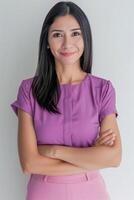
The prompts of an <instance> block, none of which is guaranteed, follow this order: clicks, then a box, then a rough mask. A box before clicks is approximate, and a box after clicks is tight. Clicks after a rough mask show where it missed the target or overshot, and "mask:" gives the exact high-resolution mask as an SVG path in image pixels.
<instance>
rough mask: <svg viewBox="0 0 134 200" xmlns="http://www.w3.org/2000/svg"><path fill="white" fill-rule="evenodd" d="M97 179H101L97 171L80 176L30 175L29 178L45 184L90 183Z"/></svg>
mask: <svg viewBox="0 0 134 200" xmlns="http://www.w3.org/2000/svg"><path fill="white" fill-rule="evenodd" d="M97 177H101V178H102V176H101V174H100V172H99V171H98V170H97V171H89V172H84V173H81V174H74V175H62V176H49V175H39V174H31V178H32V179H34V180H43V181H45V182H52V183H78V182H85V181H92V180H93V179H95V178H97Z"/></svg>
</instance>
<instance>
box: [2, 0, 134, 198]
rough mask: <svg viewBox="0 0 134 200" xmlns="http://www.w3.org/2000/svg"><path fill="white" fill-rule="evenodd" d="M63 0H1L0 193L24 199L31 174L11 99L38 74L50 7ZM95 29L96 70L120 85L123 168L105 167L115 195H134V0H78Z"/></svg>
mask: <svg viewBox="0 0 134 200" xmlns="http://www.w3.org/2000/svg"><path fill="white" fill-rule="evenodd" d="M56 2H57V1H44V0H38V1H37V0H29V1H26V0H24V1H17V0H12V1H7V0H1V1H0V26H1V28H0V56H1V57H0V91H1V98H0V99H1V102H2V104H1V109H0V110H1V112H0V134H1V140H0V199H3V200H9V199H10V200H18V199H19V200H24V199H25V194H26V184H27V181H28V179H29V176H28V175H25V174H23V173H22V171H21V168H20V164H19V160H18V154H17V118H16V116H15V114H14V113H13V111H12V110H11V107H10V103H11V102H12V101H14V100H15V99H16V95H17V91H18V85H19V84H20V82H21V80H22V79H25V78H28V77H31V76H33V74H34V72H35V69H36V64H37V53H38V42H39V36H40V32H41V27H42V23H43V20H44V18H45V16H46V13H47V11H48V10H49V9H50V8H51V7H52V6H53V5H54V4H55V3H56ZM74 2H75V3H77V4H78V5H79V6H80V7H81V8H82V9H83V10H84V11H85V13H86V14H87V16H88V18H89V21H90V24H91V29H92V35H93V74H94V75H97V76H101V77H104V78H106V79H110V80H111V81H112V83H113V85H114V87H115V89H116V97H117V110H118V113H119V117H118V124H119V128H120V133H121V137H122V145H123V159H122V163H121V165H120V167H119V168H109V169H103V170H102V173H103V175H104V178H105V181H106V184H107V188H108V191H109V193H110V195H111V199H112V200H127V199H129V200H133V199H134V190H133V185H134V184H133V183H134V157H133V151H134V148H133V146H134V145H133V143H134V142H133V139H134V131H133V114H134V112H133V111H134V106H133V102H134V94H133V91H134V90H133V85H134V78H133V74H134V70H133V66H134V56H133V55H132V53H133V52H134V21H133V18H134V12H133V8H134V1H133V0H111V1H110V0H101V1H98V0H89V1H83V0H79V1H78V0H77V1H74Z"/></svg>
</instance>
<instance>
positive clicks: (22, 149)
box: [18, 109, 87, 176]
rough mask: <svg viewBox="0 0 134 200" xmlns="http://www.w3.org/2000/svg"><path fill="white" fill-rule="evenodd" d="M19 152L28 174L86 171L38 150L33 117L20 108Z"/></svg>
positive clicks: (64, 173) (25, 171)
mask: <svg viewBox="0 0 134 200" xmlns="http://www.w3.org/2000/svg"><path fill="white" fill-rule="evenodd" d="M18 153H19V159H20V164H21V168H22V170H23V172H24V173H26V174H31V173H33V174H34V173H35V174H44V175H50V176H51V175H71V174H78V173H82V172H86V171H87V170H86V169H83V168H79V167H77V166H75V165H72V164H70V163H67V162H64V161H61V160H59V159H53V158H48V157H46V156H43V155H41V154H40V153H39V151H38V146H37V140H36V134H35V130H34V126H33V120H32V117H31V116H30V115H29V114H28V113H27V112H25V111H23V110H22V109H18Z"/></svg>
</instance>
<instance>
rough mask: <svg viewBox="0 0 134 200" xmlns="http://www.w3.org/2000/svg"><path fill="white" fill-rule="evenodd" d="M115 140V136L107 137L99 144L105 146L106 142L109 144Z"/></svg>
mask: <svg viewBox="0 0 134 200" xmlns="http://www.w3.org/2000/svg"><path fill="white" fill-rule="evenodd" d="M113 140H115V135H110V136H107V137H105V138H103V139H101V140H100V141H99V142H100V144H103V143H105V142H109V141H113Z"/></svg>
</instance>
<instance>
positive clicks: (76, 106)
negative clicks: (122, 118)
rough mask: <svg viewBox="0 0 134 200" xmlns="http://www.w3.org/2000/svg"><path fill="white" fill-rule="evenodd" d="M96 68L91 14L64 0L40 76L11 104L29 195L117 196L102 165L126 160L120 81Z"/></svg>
mask: <svg viewBox="0 0 134 200" xmlns="http://www.w3.org/2000/svg"><path fill="white" fill-rule="evenodd" d="M91 68H92V36H91V29H90V25H89V22H88V19H87V17H86V15H85V14H84V12H83V11H82V10H81V8H80V7H78V6H77V5H76V4H74V3H73V2H65V1H64V2H59V3H57V4H56V5H55V6H54V7H53V8H52V9H51V10H50V11H49V13H48V14H47V16H46V18H45V21H44V23H43V27H42V31H41V36H40V44H39V57H38V67H37V70H36V73H35V76H34V77H32V78H28V79H25V80H23V81H22V82H21V84H20V86H19V91H18V96H17V100H16V101H15V102H13V103H12V104H11V106H12V108H13V110H14V111H15V113H16V115H17V116H18V151H19V158H20V163H21V167H22V170H23V172H24V173H26V174H27V173H28V174H31V176H30V180H29V182H28V185H27V195H26V199H27V200H60V199H61V200H65V199H67V200H89V199H92V200H108V199H110V197H109V194H108V192H107V189H106V185H105V183H104V180H103V177H102V175H101V174H100V171H99V170H100V169H103V168H108V167H117V166H119V164H120V161H121V139H120V133H119V129H118V125H117V121H116V117H117V115H118V113H117V110H116V103H115V89H114V87H113V85H112V83H111V81H110V80H106V79H104V78H101V77H97V76H94V75H92V74H91Z"/></svg>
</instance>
